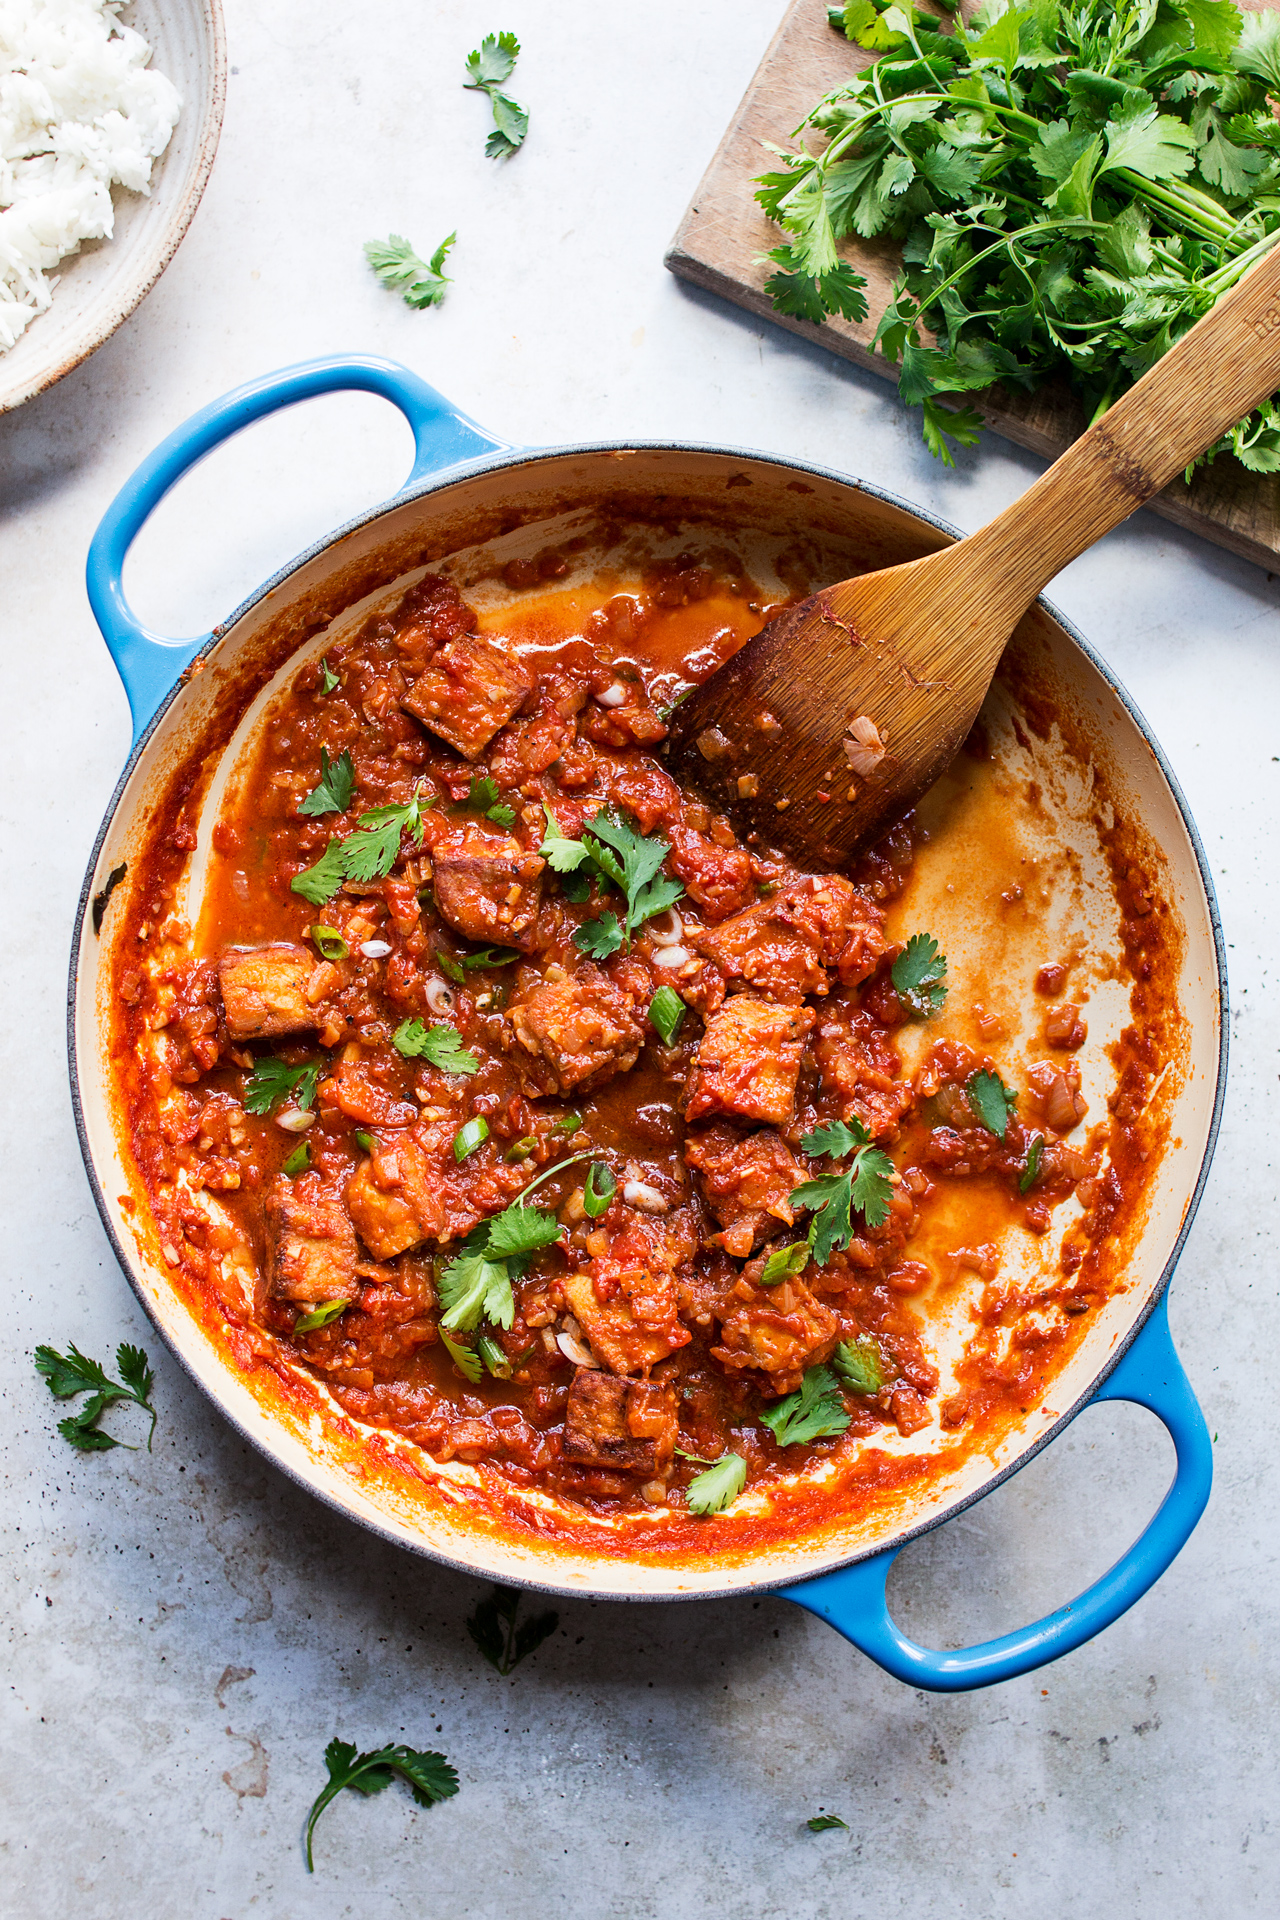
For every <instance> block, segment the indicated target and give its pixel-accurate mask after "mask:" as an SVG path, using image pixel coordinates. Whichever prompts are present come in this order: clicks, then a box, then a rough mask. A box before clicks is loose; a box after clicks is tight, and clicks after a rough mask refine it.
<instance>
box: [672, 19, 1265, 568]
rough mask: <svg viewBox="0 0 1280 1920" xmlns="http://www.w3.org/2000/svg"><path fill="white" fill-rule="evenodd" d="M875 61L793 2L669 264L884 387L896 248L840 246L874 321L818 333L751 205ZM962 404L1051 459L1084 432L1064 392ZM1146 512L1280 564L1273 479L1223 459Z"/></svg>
mask: <svg viewBox="0 0 1280 1920" xmlns="http://www.w3.org/2000/svg"><path fill="white" fill-rule="evenodd" d="M1241 4H1245V5H1247V4H1249V0H1241ZM1254 4H1256V5H1258V6H1259V7H1262V6H1266V5H1273V6H1275V7H1277V8H1280V0H1254ZM872 58H873V56H872V55H870V54H867V53H863V52H862V51H861V49H860V48H858V47H854V46H851V45H850V43H849V42H848V41H847V40H846V39H845V38H844V36H843V35H842V34H840V33H837V32H835V31H834V30H833V29H832V28H831V27H830V26H828V24H827V7H826V0H793V3H792V5H791V7H790V9H789V11H788V13H787V16H786V18H785V19H784V21H783V22H782V25H781V26H780V27H779V29H778V31H777V33H776V35H775V36H774V39H773V42H772V44H771V45H770V47H769V50H768V52H767V53H766V54H765V56H764V59H763V60H762V61H761V62H760V65H759V67H758V68H757V70H756V74H755V78H754V79H753V80H752V82H751V85H750V86H749V87H748V89H747V92H746V96H745V98H744V99H743V102H742V105H741V106H740V107H739V109H738V112H737V114H736V116H735V117H734V120H733V123H732V125H731V126H730V128H729V131H728V132H727V133H726V134H725V136H724V139H723V140H722V141H721V142H720V145H719V147H718V148H717V149H716V152H715V156H714V158H713V159H712V162H711V165H710V166H709V167H708V168H707V171H706V173H705V174H704V175H703V177H702V182H701V185H700V186H699V188H698V191H697V193H696V194H695V195H694V197H693V202H692V204H691V205H690V207H689V210H688V212H687V213H686V214H685V217H684V219H683V220H682V221H681V223H680V227H679V230H678V232H677V233H676V237H675V239H674V241H673V242H672V245H671V250H670V252H669V253H668V254H667V259H666V264H667V266H668V267H670V269H671V271H672V273H675V274H679V275H680V277H681V279H684V280H691V281H692V282H693V283H694V284H695V286H699V287H706V288H708V289H709V290H710V291H711V292H712V293H719V294H723V296H724V297H725V299H727V300H732V301H734V302H735V303H736V304H737V305H738V306H740V307H746V308H747V309H748V310H749V311H750V312H751V313H756V314H759V315H760V316H761V317H762V318H764V319H766V320H772V321H773V322H774V323H775V324H776V325H777V326H780V327H789V328H790V330H791V331H792V333H798V334H801V335H802V336H803V337H804V338H805V339H806V340H812V341H815V342H816V343H817V345H818V346H820V347H827V348H829V349H830V351H831V352H832V353H838V354H842V355H843V356H844V358H845V359H846V360H854V361H856V362H857V364H858V365H859V366H860V367H867V368H869V369H870V370H871V372H873V373H878V374H881V375H882V376H883V377H884V378H885V379H886V380H896V379H897V376H898V370H897V368H896V367H895V366H894V365H893V364H892V362H890V361H888V360H886V359H884V358H883V356H882V355H880V354H878V353H877V354H873V353H872V352H871V342H872V339H873V337H874V335H875V330H876V326H877V323H878V322H879V319H880V316H881V314H882V313H883V312H884V309H885V307H886V305H887V304H888V299H889V292H890V288H891V286H892V283H893V281H894V279H895V277H896V275H897V273H898V268H899V258H898V253H897V249H896V247H895V246H894V244H893V243H892V241H880V240H871V241H865V240H858V241H851V242H844V243H842V245H841V249H840V251H841V254H842V255H843V257H844V258H845V259H847V260H848V261H850V263H851V264H852V265H854V266H856V267H857V269H858V271H859V273H863V274H865V275H866V277H867V300H868V303H869V306H870V313H869V315H868V317H867V319H866V320H864V321H862V322H860V323H857V324H855V323H853V322H851V321H848V320H840V319H831V320H828V321H826V322H825V323H824V324H823V325H822V326H820V327H816V326H814V325H813V324H812V323H811V322H810V321H808V320H792V319H788V318H785V317H784V316H783V315H781V314H779V313H777V312H776V311H775V310H774V306H773V302H772V301H771V300H770V299H769V297H768V295H767V294H766V293H765V291H764V282H765V280H766V278H767V277H768V275H769V273H770V272H771V271H772V269H771V268H769V267H768V266H760V265H758V264H757V260H758V256H759V255H761V254H764V253H766V252H767V251H768V249H769V248H770V247H776V246H778V245H779V244H780V243H781V241H782V240H783V239H784V238H785V235H784V234H783V233H782V230H781V229H780V228H779V227H776V226H775V225H774V224H773V223H772V222H771V221H769V220H767V219H766V218H765V216H764V214H763V213H762V212H761V210H760V208H759V207H758V206H757V204H756V201H755V186H754V181H755V178H756V175H757V174H760V173H763V172H764V171H765V170H766V168H767V167H768V166H769V165H770V164H771V163H772V157H771V155H770V154H769V153H768V151H767V150H766V148H765V146H764V144H763V143H764V142H765V141H769V140H772V141H775V142H776V143H777V144H778V145H779V146H789V145H791V144H792V135H793V133H794V131H795V128H796V127H797V126H798V125H799V123H800V121H801V120H803V118H804V116H805V115H806V114H807V113H809V112H810V111H811V110H812V108H813V107H814V106H816V104H817V102H818V101H819V100H820V99H821V98H822V96H823V95H824V94H826V93H829V92H831V90H832V89H833V88H835V87H838V86H842V85H844V84H845V83H846V82H847V80H848V78H849V76H850V75H851V74H852V73H854V72H855V71H856V70H858V69H859V68H862V67H866V66H869V65H870V64H871V60H872ZM965 398H966V400H967V401H970V400H971V401H972V402H973V404H974V405H975V406H976V407H977V408H978V410H979V412H981V413H982V414H983V415H984V417H985V419H986V421H987V424H988V425H989V426H990V427H991V428H992V429H993V430H994V431H995V432H996V433H1000V434H1003V435H1004V437H1005V439H1007V440H1013V441H1016V442H1017V444H1018V445H1019V446H1022V447H1030V449H1031V451H1032V452H1033V453H1038V454H1041V455H1043V456H1044V458H1046V459H1049V460H1052V459H1054V458H1056V456H1057V455H1058V454H1059V453H1061V451H1062V449H1063V448H1064V447H1065V446H1068V445H1069V444H1070V442H1071V441H1072V440H1074V439H1075V437H1076V435H1077V434H1078V433H1079V432H1080V431H1081V429H1082V427H1083V425H1084V415H1083V412H1082V409H1081V408H1080V406H1079V405H1078V404H1077V402H1076V401H1075V400H1074V398H1073V397H1072V395H1071V394H1070V393H1069V392H1068V391H1067V390H1066V388H1065V387H1062V388H1057V387H1046V388H1044V389H1042V391H1041V392H1039V393H1036V394H1024V393H1016V392H1012V391H1009V390H1008V389H1006V388H1004V387H1002V386H995V387H991V388H989V389H988V390H987V392H986V393H985V394H972V395H968V394H967V395H966V396H965ZM1151 508H1152V511H1153V512H1155V513H1159V514H1163V515H1164V517H1165V518H1166V519H1168V520H1174V521H1176V522H1177V524H1178V525H1179V526H1182V527H1190V528H1191V529H1192V531H1193V532H1195V533H1201V534H1203V535H1204V536H1205V538H1206V539H1208V540H1213V541H1215V542H1216V543H1217V545H1218V546H1221V547H1228V548H1230V550H1231V551H1232V552H1233V553H1239V554H1243V556H1244V558H1245V559H1246V560H1253V561H1256V563H1257V564H1258V565H1259V566H1262V567H1267V568H1274V567H1275V565H1276V560H1277V557H1280V474H1253V473H1246V472H1245V471H1244V469H1243V468H1242V467H1240V466H1239V465H1237V463H1236V462H1235V461H1234V460H1224V459H1218V460H1217V461H1215V463H1214V464H1213V466H1211V467H1209V468H1202V469H1201V471H1200V472H1199V473H1197V475H1196V477H1195V479H1194V481H1193V482H1192V484H1191V485H1190V486H1189V487H1188V486H1186V485H1185V484H1184V483H1183V482H1181V481H1176V482H1175V483H1174V484H1173V485H1172V486H1171V487H1168V488H1166V490H1165V492H1164V493H1162V494H1161V495H1160V496H1159V497H1158V499H1155V500H1153V501H1152V502H1151Z"/></svg>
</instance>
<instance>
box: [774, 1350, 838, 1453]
mask: <svg viewBox="0 0 1280 1920" xmlns="http://www.w3.org/2000/svg"><path fill="white" fill-rule="evenodd" d="M760 1420H761V1424H762V1425H763V1426H766V1427H768V1429H769V1431H770V1433H771V1434H772V1435H773V1437H774V1439H775V1440H776V1441H777V1443H778V1445H779V1446H780V1447H801V1446H806V1447H807V1446H810V1445H811V1444H812V1443H813V1442H814V1441H815V1440H834V1439H835V1437H836V1435H837V1434H841V1433H843V1432H844V1431H845V1429H846V1427H847V1426H848V1425H849V1420H850V1415H849V1414H848V1413H847V1412H846V1411H845V1405H844V1401H843V1400H842V1399H841V1397H840V1383H839V1381H838V1380H837V1379H836V1377H835V1375H834V1374H833V1373H832V1372H831V1370H830V1368H829V1367H809V1368H808V1369H807V1371H806V1373H805V1376H804V1379H803V1380H802V1381H801V1382H800V1385H799V1386H798V1387H797V1389H796V1391H795V1392H794V1393H789V1394H787V1396H786V1397H785V1399H782V1400H779V1401H778V1403H777V1405H776V1406H772V1407H767V1408H766V1409H765V1411H764V1412H763V1413H762V1414H761V1415H760Z"/></svg>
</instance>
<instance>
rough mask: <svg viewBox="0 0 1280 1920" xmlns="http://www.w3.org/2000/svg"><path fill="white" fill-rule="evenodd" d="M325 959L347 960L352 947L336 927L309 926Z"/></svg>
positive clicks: (312, 936)
mask: <svg viewBox="0 0 1280 1920" xmlns="http://www.w3.org/2000/svg"><path fill="white" fill-rule="evenodd" d="M307 932H308V933H309V934H310V935H311V938H312V939H313V940H314V941H315V943H316V945H317V946H318V947H319V949H320V955H321V958H322V959H324V960H345V959H346V957H347V955H348V954H349V953H350V951H351V949H350V947H349V946H348V945H347V943H346V941H345V940H344V939H343V937H342V935H341V934H340V933H339V932H338V931H337V929H336V928H335V927H308V928H307Z"/></svg>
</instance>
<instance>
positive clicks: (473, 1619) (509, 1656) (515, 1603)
mask: <svg viewBox="0 0 1280 1920" xmlns="http://www.w3.org/2000/svg"><path fill="white" fill-rule="evenodd" d="M519 1611H520V1595H519V1594H518V1593H517V1592H516V1591H515V1589H514V1588H513V1587H494V1589H493V1591H492V1592H491V1593H490V1595H489V1598H488V1599H487V1600H481V1601H480V1602H479V1603H478V1605H477V1607H476V1610H475V1612H474V1613H473V1614H472V1615H471V1616H470V1618H469V1619H468V1621H467V1632H468V1633H469V1634H470V1635H471V1638H472V1640H473V1641H474V1642H475V1644H476V1646H477V1647H478V1648H479V1649H480V1652H481V1653H482V1654H483V1655H484V1657H485V1659H486V1660H487V1661H488V1662H489V1665H490V1666H491V1667H494V1668H496V1670H497V1671H498V1672H499V1673H500V1674H501V1675H502V1676H503V1678H504V1679H505V1678H506V1676H507V1675H508V1674H510V1673H513V1672H514V1671H515V1669H516V1668H517V1667H518V1666H519V1665H520V1662H521V1661H522V1660H527V1659H528V1657H529V1655H530V1654H531V1653H534V1652H536V1650H537V1649H538V1648H539V1647H540V1646H541V1645H542V1643H543V1641H544V1640H546V1639H548V1638H549V1636H550V1635H551V1634H553V1633H554V1632H555V1630H556V1628H557V1627H558V1626H559V1625H560V1615H559V1614H558V1613H556V1612H555V1611H554V1610H552V1611H550V1612H547V1613H539V1614H535V1615H534V1617H533V1618H532V1619H531V1620H525V1621H523V1622H521V1623H520V1624H519V1625H517V1620H516V1617H517V1615H518V1614H519Z"/></svg>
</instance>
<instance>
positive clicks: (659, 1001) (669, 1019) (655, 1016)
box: [649, 987, 685, 1046]
mask: <svg viewBox="0 0 1280 1920" xmlns="http://www.w3.org/2000/svg"><path fill="white" fill-rule="evenodd" d="M684 1016H685V1004H684V1001H683V1000H682V999H681V998H680V995H679V994H678V993H677V992H676V991H675V989H674V987H659V988H658V991H657V992H656V993H655V994H654V996H653V998H652V1000H651V1001H650V1002H649V1018H650V1020H651V1021H652V1023H653V1026H654V1029H655V1031H656V1032H658V1033H659V1034H661V1036H662V1038H663V1040H664V1041H665V1043H666V1045H667V1046H670V1045H671V1043H672V1041H673V1040H674V1039H675V1037H676V1035H677V1033H679V1031H680V1022H681V1021H682V1020H683V1019H684Z"/></svg>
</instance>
